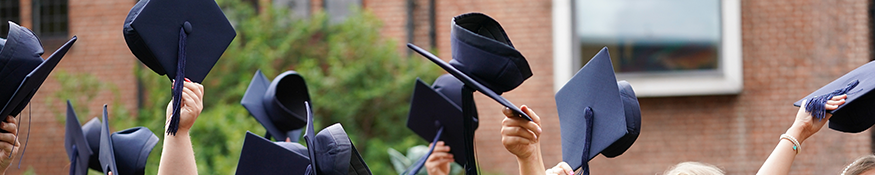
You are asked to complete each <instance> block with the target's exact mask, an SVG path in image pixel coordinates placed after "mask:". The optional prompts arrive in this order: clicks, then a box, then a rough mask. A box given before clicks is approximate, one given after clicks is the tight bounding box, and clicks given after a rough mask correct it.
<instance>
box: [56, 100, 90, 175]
mask: <svg viewBox="0 0 875 175" xmlns="http://www.w3.org/2000/svg"><path fill="white" fill-rule="evenodd" d="M64 135H65V139H64V148H65V149H67V158H69V159H70V174H71V175H73V174H76V175H84V174H88V165H89V164H90V162H89V161H90V160H91V155H96V154H97V153H96V152H92V151H91V146H90V145H88V140H87V139H86V138H85V132H84V131H83V130H82V126H80V125H79V118H77V117H76V111H73V105H72V104H70V101H69V100H68V101H67V126H66V132H65V134H64Z"/></svg>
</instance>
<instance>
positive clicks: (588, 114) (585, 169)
mask: <svg viewBox="0 0 875 175" xmlns="http://www.w3.org/2000/svg"><path fill="white" fill-rule="evenodd" d="M583 110H584V111H585V112H584V113H583V114H584V115H583V119H584V120H586V135H585V136H584V137H585V139H584V140H585V141H586V142H585V143H586V144H584V146H583V159H582V160H583V164H582V165H581V167H580V169H581V170H580V174H582V175H589V150H590V147H591V146H590V145H592V125H593V124H592V122H593V120H592V116H593V113H592V108H590V107H586V108H585V109H583Z"/></svg>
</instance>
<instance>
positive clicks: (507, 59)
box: [450, 13, 532, 95]
mask: <svg viewBox="0 0 875 175" xmlns="http://www.w3.org/2000/svg"><path fill="white" fill-rule="evenodd" d="M452 26H453V28H452V30H451V32H450V43H451V46H452V49H453V50H452V53H453V60H450V65H453V67H455V68H456V69H459V71H462V72H464V73H465V74H467V75H469V76H470V77H471V78H474V79H475V80H477V82H480V83H482V84H483V85H484V86H486V87H488V88H489V89H491V90H493V91H495V92H496V93H497V94H499V95H500V94H501V93H504V92H507V91H510V90H513V89H514V88H516V87H517V86H519V85H520V84H522V83H523V81H525V80H526V79H528V78H529V77H531V76H532V70H531V68H529V63H528V62H527V61H526V58H525V57H523V55H522V54H521V53H520V52H519V51H517V50H516V49H515V48H514V47H513V43H511V42H510V38H508V37H507V33H505V32H504V29H503V28H501V25H500V24H498V22H497V21H495V20H494V19H492V18H491V17H489V16H486V15H484V14H482V13H468V14H462V15H459V16H456V17H454V18H453V23H452Z"/></svg>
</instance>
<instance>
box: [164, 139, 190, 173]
mask: <svg viewBox="0 0 875 175" xmlns="http://www.w3.org/2000/svg"><path fill="white" fill-rule="evenodd" d="M158 174H159V175H171V174H197V163H195V159H194V149H192V145H191V137H190V136H189V133H188V131H183V130H180V131H179V132H177V133H176V136H173V135H169V134H167V135H165V136H164V150H163V151H162V152H161V162H160V163H159V165H158Z"/></svg>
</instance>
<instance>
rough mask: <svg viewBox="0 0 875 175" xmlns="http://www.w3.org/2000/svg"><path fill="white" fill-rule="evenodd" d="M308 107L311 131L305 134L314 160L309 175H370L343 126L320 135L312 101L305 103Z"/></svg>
mask: <svg viewBox="0 0 875 175" xmlns="http://www.w3.org/2000/svg"><path fill="white" fill-rule="evenodd" d="M304 106H306V107H307V108H306V109H307V131H306V132H305V133H304V140H305V141H306V142H307V152H308V154H309V156H308V157H310V165H308V166H307V171H306V173H305V174H308V175H341V174H356V175H359V174H360V175H370V174H371V170H370V169H368V165H367V164H366V163H365V161H364V159H362V156H361V154H359V152H358V150H356V149H355V145H353V144H352V141H351V140H349V136H347V135H346V131H344V130H343V126H341V125H340V123H336V124H333V125H331V126H328V127H326V128H325V129H322V131H319V133H318V134H317V133H316V131H314V129H313V111H311V110H310V104H309V102H304Z"/></svg>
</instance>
